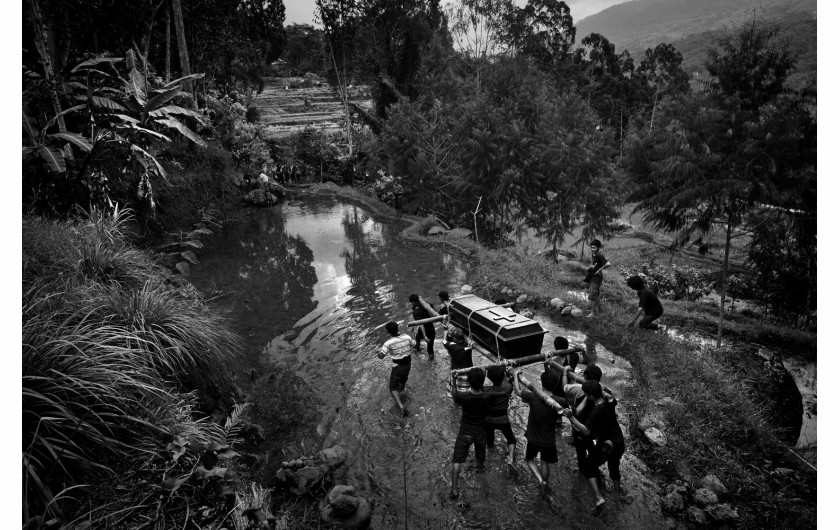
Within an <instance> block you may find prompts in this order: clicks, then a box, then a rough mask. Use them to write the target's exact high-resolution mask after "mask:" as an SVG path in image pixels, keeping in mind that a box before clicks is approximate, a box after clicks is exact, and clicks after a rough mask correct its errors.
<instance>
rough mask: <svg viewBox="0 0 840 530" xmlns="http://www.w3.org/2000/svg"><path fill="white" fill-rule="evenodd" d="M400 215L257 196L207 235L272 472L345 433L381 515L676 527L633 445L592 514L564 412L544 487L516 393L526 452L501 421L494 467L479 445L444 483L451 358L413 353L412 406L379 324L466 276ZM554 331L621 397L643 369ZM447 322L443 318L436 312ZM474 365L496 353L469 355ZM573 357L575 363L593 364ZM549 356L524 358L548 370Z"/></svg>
mask: <svg viewBox="0 0 840 530" xmlns="http://www.w3.org/2000/svg"><path fill="white" fill-rule="evenodd" d="M403 226H404V225H402V224H399V223H387V222H380V221H377V220H375V219H374V218H372V217H371V216H370V215H369V214H367V213H366V212H365V211H364V210H363V209H361V208H359V207H357V206H353V205H350V204H346V203H342V202H340V201H337V200H336V199H334V198H331V197H324V196H317V197H306V196H300V197H297V198H295V197H293V198H290V199H287V200H285V201H284V202H283V203H282V204H280V205H277V206H275V207H273V208H269V209H260V210H248V211H247V212H246V213H245V215H244V216H243V218H242V219H241V220H237V221H235V222H231V223H229V224H227V225H226V226H225V227H224V228H223V229H221V230H219V231H218V232H217V233H216V234H214V235H213V237H212V238H210V240H209V241H208V243H207V245H206V247H205V249H204V250H203V251H202V254H201V256H200V259H201V264H200V265H198V266H196V267H194V268H193V276H192V278H191V280H192V282H193V284H194V285H195V286H196V287H197V288H198V289H199V290H200V291H201V292H202V293H203V294H204V296H205V297H206V298H207V299H208V300H210V302H209V305H210V306H211V307H212V308H213V309H214V310H215V311H217V312H219V313H221V314H223V315H225V316H226V317H227V318H228V319H229V320H230V324H231V326H232V328H233V329H234V331H236V332H237V333H239V334H240V335H241V336H242V337H243V338H244V339H245V341H246V361H245V368H244V369H243V370H242V372H241V373H239V374H237V383H238V384H239V385H240V386H241V387H242V388H243V390H244V391H245V393H246V394H247V395H248V396H249V401H250V402H251V405H250V406H251V409H250V410H251V414H252V417H253V419H254V421H255V422H257V423H258V424H260V425H261V426H263V428H264V429H265V438H266V441H265V442H263V443H262V444H261V445H260V447H259V452H260V453H261V454H264V455H265V459H264V461H263V468H264V471H263V476H262V478H263V483H264V484H265V485H267V486H270V485H271V484H272V482H271V481H272V480H273V476H274V473H275V472H276V471H277V469H279V467H280V462H282V461H284V460H291V459H293V458H297V457H300V456H302V455H306V454H313V453H315V452H317V451H318V450H320V449H321V448H323V447H328V446H332V445H335V444H340V445H342V446H344V447H345V448H347V449H348V450H349V451H350V454H351V457H350V458H349V460H348V462H347V463H346V464H345V466H344V467H343V468H342V469H341V476H340V477H336V480H339V478H340V483H345V484H351V485H353V486H355V487H356V488H357V491H358V492H359V494H361V495H363V496H366V497H368V498H370V499H372V500H373V501H374V503H375V508H374V511H373V519H372V527H373V528H397V527H405V528H500V529H502V528H510V529H513V528H517V529H521V528H554V527H561V526H562V527H564V528H632V529H646V528H665V527H666V525H665V521H664V519H663V517H662V515H661V513H660V511H659V507H658V504H657V502H658V501H657V500H656V499H657V494H658V488H657V487H656V485H655V484H653V483H652V482H651V481H650V480H649V479H647V478H646V476H647V475H648V473H647V471H646V469H645V468H644V465H643V464H642V463H641V462H640V461H639V460H638V459H637V458H635V457H634V456H633V455H632V454H630V453H625V456H624V458H623V459H622V477H623V484H624V486H625V487H626V488H627V490H628V491H629V502H627V503H622V502H619V500H618V498H617V497H616V496H614V494H612V493H606V494H605V495H606V498H607V500H608V503H609V508H608V509H607V510H606V512H605V513H604V514H602V515H601V516H599V517H595V516H594V515H592V514H590V511H589V509H590V508H591V506H592V504H593V498H592V495H591V492H590V491H589V489H588V487H587V484H586V482H585V480H584V479H583V478H582V476H580V475H579V474H578V472H577V469H576V464H575V459H574V450H573V448H572V447H571V446H569V445H568V444H567V439H568V437H569V435H570V434H569V425H568V422H566V421H565V420H564V422H563V428H562V430H561V429H560V428H559V426H558V429H557V447H558V452H559V456H560V461H559V462H558V464H556V465H554V466H552V472H551V473H552V474H551V479H550V481H549V482H550V484H551V487H552V493H551V495H549V497H548V498H541V497H540V496H539V495H538V493H537V486H536V481H535V479H534V477H533V476H532V475H531V474H530V473H529V470H528V468H527V466H526V465H525V463H524V452H525V443H524V430H525V424H526V421H527V414H528V407H527V405H525V404H523V403H522V402H521V401H520V400H519V399H518V398H517V397H515V396H514V397H513V398H512V400H511V414H510V415H511V421H512V423H513V428H514V433H515V434H516V435H517V439H518V444H517V461H516V463H515V464H514V466H507V465H506V464H505V463H504V449H503V448H504V447H505V444H504V442H503V439H502V438H501V436H500V435H499V434H498V433H497V436H498V438H497V443H496V447H495V448H494V449H492V450H488V457H487V471H485V472H484V473H477V472H476V470H475V459H474V453H473V452H472V451H471V453H470V456H469V457H468V459H467V462H466V464H465V465H464V468H463V470H462V473H461V480H460V489H461V492H462V493H461V497H460V498H458V499H457V500H451V499H449V497H448V491H449V484H450V478H449V472H450V462H451V457H452V447H453V443H454V440H455V435H456V434H457V431H458V426H459V420H460V410H459V408H458V407H456V406H455V405H453V403H452V400H451V398H450V397H449V395H448V394H447V393H446V381H447V378H448V370H449V362H448V357H447V355H446V353H445V351H444V350H443V347H442V346H441V345H440V343H439V339H438V341H436V350H437V355H436V359H435V360H434V361H430V360H429V359H428V358H427V357H426V355H425V354H424V355H420V356H417V355H415V358H414V359H413V363H412V369H411V373H410V376H409V380H408V385H407V393H408V400H407V406H408V407H409V408H410V410H411V413H412V416H411V417H409V418H408V420H407V421H405V420H402V419H401V418H400V417H399V416H398V414H397V413H396V407H395V405H394V404H393V401H392V400H391V397H390V395H389V394H388V391H387V381H388V374H389V371H390V363H389V362H387V361H382V360H379V359H378V358H376V356H375V352H376V349H377V348H378V347H379V346H380V345H381V344H382V342H384V340H385V339H386V338H387V334H386V332H385V331H384V329H381V328H380V329H375V328H376V326H378V325H380V324H383V323H385V322H387V321H388V320H391V319H394V320H401V319H406V318H407V317H408V315H409V307H408V303H407V301H408V297H409V295H410V294H412V293H418V294H420V295H421V296H423V297H425V298H426V299H427V300H429V301H430V302H431V303H434V304H435V305H436V303H437V297H436V293H437V292H438V291H439V290H441V289H448V290H449V292H450V293H452V294H456V293H457V292H458V290H459V289H460V286H461V285H462V284H463V283H464V279H465V278H466V271H465V269H464V265H463V264H462V262H461V260H460V259H459V258H457V257H455V256H453V255H451V254H447V253H444V252H440V251H436V250H430V249H425V248H418V247H414V246H409V245H406V244H403V243H402V242H401V241H400V240H399V239H398V237H397V236H398V234H399V232H400V230H401V229H402V228H403ZM535 319H536V320H537V321H539V322H540V324H541V325H542V326H543V327H544V328H545V329H547V330H548V331H549V334H548V335H546V340H545V341H544V346H545V347H546V348H547V347H549V346H550V344H551V341H552V340H553V337H554V336H556V335H558V334H563V335H566V336H567V337H568V338H569V340H570V341H572V342H578V343H582V344H585V345H586V347H587V349H588V350H589V351H588V353H589V356H590V358H595V359H597V358H599V357H600V358H602V359H603V358H606V357H611V358H612V359H613V360H614V363H610V362H606V363H599V365H600V366H601V367H602V368H603V369H604V382H605V383H606V384H607V385H609V386H611V387H612V388H613V389H615V390H616V391H617V393H618V396H619V414H620V416H621V418H622V419H621V421H623V422H625V423H624V424H623V428H624V431H625V433H626V432H627V425H626V421H627V420H626V418H627V414H626V411H623V410H622V409H623V407H622V404H621V402H620V396H621V391H622V389H623V388H626V385H629V384H632V374H631V370H632V368H631V367H630V365H629V364H628V363H627V362H626V361H625V360H624V359H622V358H620V357H618V356H613V355H612V354H611V352H608V351H606V350H605V349H604V348H603V346H601V345H600V344H596V343H594V341H590V340H588V339H587V337H585V336H583V335H582V334H581V333H580V332H577V331H567V330H564V329H562V328H561V327H559V326H558V325H557V324H556V323H554V322H552V321H551V320H550V319H548V318H546V317H544V316H542V315H540V314H539V313H538V314H537V316H536V317H535ZM438 337H439V338H440V337H442V330H441V329H440V326H438ZM474 362H475V364H484V363H486V362H488V361H487V360H486V359H484V358H483V357H481V356H480V355H478V354H474ZM582 368H583V367H582V366H580V367H578V371H581V370H582ZM541 370H542V368H541V366H539V365H537V366H531V367H529V368H527V369H526V370H525V371H524V372H525V375H526V377H527V378H528V379H529V380H531V381H534V382H536V381H538V380H539V373H540V372H541Z"/></svg>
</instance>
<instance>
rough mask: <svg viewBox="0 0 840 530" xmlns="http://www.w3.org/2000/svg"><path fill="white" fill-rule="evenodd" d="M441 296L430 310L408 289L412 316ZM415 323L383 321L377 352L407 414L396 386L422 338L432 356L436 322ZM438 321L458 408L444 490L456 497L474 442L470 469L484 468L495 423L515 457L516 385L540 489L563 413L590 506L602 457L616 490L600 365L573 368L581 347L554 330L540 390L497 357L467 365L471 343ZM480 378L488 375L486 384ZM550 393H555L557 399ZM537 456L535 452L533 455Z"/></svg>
mask: <svg viewBox="0 0 840 530" xmlns="http://www.w3.org/2000/svg"><path fill="white" fill-rule="evenodd" d="M439 297H440V299H441V302H442V305H441V307H440V308H439V309H438V310H435V309H434V308H432V307H431V306H430V305H429V304H428V303H426V302H425V301H424V300H423V299H422V297H419V296H417V295H411V297H410V298H409V302H410V303H411V305H412V316H413V317H414V320H425V319H427V318H430V317H432V316H435V315H439V314H443V315H446V314H448V309H449V308H448V302H449V296H448V294H447V293H446V292H445V291H441V293H440V294H439ZM417 328H418V329H417V332H416V335H415V336H414V337H411V336H409V335H408V334H405V333H400V330H399V324H397V323H396V322H388V323H387V324H386V325H385V329H386V331H387V332H388V334H389V335H390V338H388V340H387V341H385V343H384V344H383V346H382V348H381V349H380V350H379V352H378V355H379V357H380V358H385V357H386V356H389V357H390V359H391V361H392V362H393V366H392V370H391V375H390V379H389V383H388V389H389V391H390V393H391V395H392V397H393V399H394V403H395V404H396V406H397V408H398V409H399V411H400V413H401V414H402V415H404V416H407V415H408V409H407V407H406V406H405V404H404V403H403V400H402V397H401V394H402V393H403V392H404V390H405V384H406V382H407V380H408V374H409V372H410V370H411V356H412V352H416V353H418V354H419V353H420V346H421V343H422V342H423V341H425V342H426V353H427V354H428V356H429V358H430V359H434V340H435V338H436V337H435V330H434V323H431V322H430V323H426V324H420V325H418V326H417ZM444 329H445V330H446V331H445V333H444V336H443V346H444V349H445V351H446V352H447V353H448V354H449V357H450V360H451V368H452V377H451V379H450V392H451V394H452V397H453V400H454V401H455V403H456V404H458V405H460V406H461V412H462V413H461V422H460V426H459V430H458V435H457V436H456V438H455V444H454V448H453V453H452V468H451V480H452V485H451V490H450V496H451V497H452V498H456V497H458V496H459V495H460V491H459V488H458V481H459V476H460V473H461V467H462V466H463V464H464V463H465V462H466V459H467V456H468V454H469V451H470V447H474V451H475V458H476V470H477V471H479V472H481V471H483V469H484V463H485V460H486V455H487V448H488V447H490V448H492V447H494V445H495V433H496V431H497V430H498V431H501V433H502V435H503V436H504V439H505V442H506V445H507V447H506V460H507V462H508V463H509V464H513V462H514V460H515V458H516V446H517V441H516V437H515V435H514V432H513V428H512V426H511V422H510V418H509V416H508V406H509V403H510V398H511V395H512V394H513V393H516V394H517V395H518V396H519V397H520V398H521V399H522V401H523V402H524V403H527V404H528V406H529V414H528V422H527V427H526V430H525V440H526V447H525V462H526V464H527V466H528V468H529V469H530V470H531V472H532V473H533V475H534V477H536V479H537V482H538V484H539V488H540V490H541V491H542V492H543V493H547V492H548V489H549V486H548V479H549V474H550V467H549V466H550V464H554V463H556V462H557V461H558V457H557V446H556V441H555V440H556V427H557V424H558V423H559V422H560V416H561V414H562V415H564V416H566V417H567V418H568V419H569V422H570V423H571V425H572V429H573V434H572V443H573V445H574V446H575V450H576V455H577V465H578V470H579V471H580V473H581V474H583V476H584V477H585V478H586V479H587V481H588V483H589V485H590V487H591V488H592V491H593V494H594V495H595V501H596V504H595V510H596V511H600V510H601V509H602V508H603V507H604V505H605V503H606V501H605V499H604V497H603V496H602V495H601V492H600V487H599V483H598V479H599V470H598V469H599V467H600V466H601V465H602V464H603V463H605V462H607V463H608V467H609V473H610V477H611V478H612V480H613V483H614V485H615V487H616V490H617V491H618V490H619V488H620V474H619V467H618V464H619V460H620V459H621V455H622V454H623V453H624V437H623V434H622V432H621V429H620V427H619V426H618V421H617V418H616V413H615V406H616V403H617V402H616V400H615V396H614V395H613V394H612V392H611V391H609V389H607V388H605V387H602V386H601V385H600V379H601V370H600V368H598V367H597V366H595V365H594V364H592V365H589V366H587V368H586V369H585V370H584V372H583V376H580V375H578V374H576V373H575V372H574V369H575V367H576V365H577V363H578V361H579V359H580V355H579V353H580V352H582V351H584V348H582V347H580V346H575V347H573V348H569V343H568V340H567V339H566V338H565V337H556V338H555V339H554V349H555V350H556V351H559V352H564V353H563V355H562V357H557V359H558V360H557V361H549V362H546V363H545V366H544V372H543V373H542V374H541V376H540V381H541V384H542V391H541V392H540V391H535V390H536V389H535V390H530V389H527V388H523V386H524V384H523V383H522V380H521V370H520V369H513V368H508V369H505V368H504V367H503V366H501V365H498V364H494V365H490V366H489V367H487V368H486V370H485V369H484V368H481V367H477V366H473V362H472V344H471V343H470V342H469V341H468V340H467V338H466V337H465V335H464V333H463V331H462V330H460V329H458V328H457V327H455V326H452V327H447V326H446V325H445V324H444ZM558 361H559V362H558ZM464 369H468V370H466V374H463V373H457V372H458V371H459V370H460V371H461V372H464V371H465V370H464ZM486 379H489V380H490V384H489V385H487V386H485V380H486ZM548 400H553V401H554V402H555V404H556V405H552V404H551V403H550V402H549V401H548ZM557 405H559V406H557ZM537 457H539V458H540V460H539V463H538V462H537Z"/></svg>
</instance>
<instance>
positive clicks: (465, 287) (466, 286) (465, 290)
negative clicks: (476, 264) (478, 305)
mask: <svg viewBox="0 0 840 530" xmlns="http://www.w3.org/2000/svg"><path fill="white" fill-rule="evenodd" d="M472 289H473V288H472V285H469V284H466V283H465V284H464V285H462V286H461V293H462V294H469V293H471V292H472Z"/></svg>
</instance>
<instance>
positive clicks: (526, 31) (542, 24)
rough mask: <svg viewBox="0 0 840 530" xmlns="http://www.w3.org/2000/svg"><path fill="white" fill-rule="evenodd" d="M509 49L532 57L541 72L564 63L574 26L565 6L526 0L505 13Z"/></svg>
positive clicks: (547, 0) (556, 1) (552, 1)
mask: <svg viewBox="0 0 840 530" xmlns="http://www.w3.org/2000/svg"><path fill="white" fill-rule="evenodd" d="M505 18H506V19H507V20H506V22H507V25H508V32H507V40H508V43H509V45H510V46H511V47H512V48H513V49H515V50H516V51H517V52H518V53H521V54H524V55H527V56H529V57H532V58H533V59H534V60H535V61H536V62H537V64H538V65H539V66H540V68H541V69H542V70H543V71H546V72H547V71H550V70H551V69H552V67H554V66H556V65H557V64H559V63H560V62H562V61H564V60H565V59H566V58H567V56H568V54H569V50H571V48H572V45H573V44H574V43H575V26H574V23H573V21H572V15H571V12H570V11H569V6H568V5H566V2H561V1H560V0H528V2H527V3H526V4H525V6H524V7H522V8H517V7H515V6H513V5H512V4H511V7H510V8H509V9H508V10H507V12H506V13H505Z"/></svg>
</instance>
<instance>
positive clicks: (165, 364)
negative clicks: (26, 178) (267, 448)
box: [22, 209, 243, 517]
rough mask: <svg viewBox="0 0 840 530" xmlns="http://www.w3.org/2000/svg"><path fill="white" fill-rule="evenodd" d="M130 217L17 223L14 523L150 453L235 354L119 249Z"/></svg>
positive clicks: (189, 302) (215, 321) (148, 269)
mask: <svg viewBox="0 0 840 530" xmlns="http://www.w3.org/2000/svg"><path fill="white" fill-rule="evenodd" d="M129 218H130V212H126V211H120V210H117V209H115V210H114V211H111V212H102V211H97V210H94V211H93V212H91V213H90V214H89V216H88V218H87V219H85V220H82V221H77V222H63V223H59V222H53V221H47V220H43V219H39V218H30V219H24V220H23V242H24V244H23V264H24V296H23V303H22V306H23V311H22V314H23V326H22V329H23V343H22V349H23V359H22V360H23V362H22V374H23V378H22V393H23V432H22V446H23V478H24V508H25V513H24V516H25V517H26V516H27V513H26V510H28V509H32V510H40V511H41V512H40V513H43V511H44V510H46V509H47V507H48V506H49V509H50V511H51V512H54V511H56V510H58V508H59V504H60V503H58V502H54V501H57V500H58V499H57V497H59V496H61V493H60V491H59V490H60V489H61V488H65V490H66V488H68V487H69V488H72V487H73V485H74V484H80V483H82V482H84V481H87V480H88V479H89V478H90V475H91V474H96V475H99V474H101V473H103V472H104V473H112V472H115V471H116V470H117V469H118V468H121V467H125V466H128V465H130V463H132V462H134V463H136V462H137V461H138V459H140V458H142V457H143V456H144V455H148V454H149V453H150V452H153V448H154V447H155V446H156V445H158V444H160V443H161V440H162V439H163V437H164V436H165V433H166V431H167V430H168V429H170V428H171V427H172V425H171V423H170V424H167V422H166V421H163V419H162V418H166V417H169V416H173V415H176V412H177V411H175V410H173V407H176V406H177V405H176V403H177V402H179V399H180V398H178V396H180V395H181V393H182V392H187V391H192V390H194V389H197V390H199V391H205V390H206V389H207V385H210V384H213V385H219V384H224V385H226V384H227V379H228V377H229V370H231V369H232V368H233V367H234V366H235V364H236V362H237V360H238V358H239V356H240V355H241V353H242V349H243V346H242V342H241V339H239V338H238V337H237V336H236V335H235V334H233V333H232V332H231V331H230V330H229V329H228V328H227V327H226V325H225V323H224V322H223V321H222V319H221V318H220V317H217V316H215V315H213V314H211V313H210V312H209V311H207V310H206V308H205V307H204V306H203V305H201V304H200V303H198V302H197V300H196V299H195V297H194V296H193V295H192V294H191V293H189V292H186V291H184V290H183V289H181V288H179V287H177V286H175V285H173V284H171V283H170V282H168V281H167V280H168V277H169V275H168V273H167V272H166V271H165V270H163V269H160V268H158V267H157V266H155V265H154V264H153V263H152V261H151V260H150V259H149V258H148V257H147V256H146V255H145V254H143V253H142V252H140V251H138V250H136V249H134V248H132V247H131V246H130V244H129V243H128V242H127V235H126V221H127V220H128V219H129ZM188 416H189V415H187V417H188Z"/></svg>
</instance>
